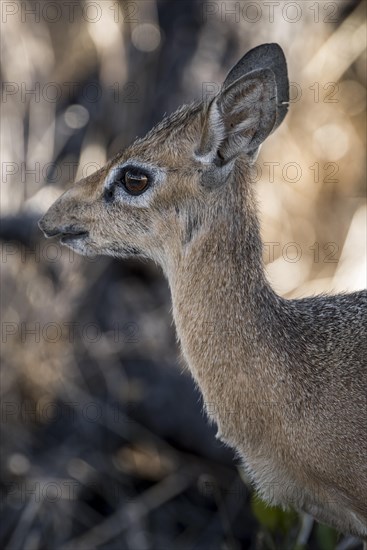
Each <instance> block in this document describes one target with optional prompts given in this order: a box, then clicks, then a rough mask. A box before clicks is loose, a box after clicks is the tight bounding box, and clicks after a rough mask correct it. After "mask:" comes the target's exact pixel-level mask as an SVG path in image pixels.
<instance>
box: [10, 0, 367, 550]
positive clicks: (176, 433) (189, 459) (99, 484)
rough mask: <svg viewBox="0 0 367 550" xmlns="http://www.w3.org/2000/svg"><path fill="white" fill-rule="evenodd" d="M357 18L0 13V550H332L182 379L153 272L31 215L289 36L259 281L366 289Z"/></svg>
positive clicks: (192, 8) (217, 5)
mask: <svg viewBox="0 0 367 550" xmlns="http://www.w3.org/2000/svg"><path fill="white" fill-rule="evenodd" d="M365 10H366V3H365V2H363V1H361V2H359V1H358V0H345V1H339V0H338V1H335V2H323V1H316V2H308V1H295V2H285V1H277V2H272V1H270V2H263V1H259V0H257V1H251V2H250V1H242V2H230V1H214V2H211V1H208V2H203V1H199V0H197V1H196V0H190V1H187V0H182V1H181V0H179V1H174V2H172V1H171V2H170V1H168V0H149V1H145V0H139V1H135V2H134V1H131V2H130V1H121V0H120V1H117V0H116V1H112V0H111V1H110V0H98V1H80V2H77V1H70V2H69V1H68V0H66V1H64V2H60V3H57V2H51V1H45V2H39V1H22V2H18V1H5V0H4V1H3V2H2V3H1V12H2V13H1V21H2V29H1V30H2V32H1V48H2V50H1V56H2V66H1V77H2V103H1V188H2V190H1V208H2V211H1V216H2V223H1V231H0V238H1V253H2V261H1V269H2V300H1V305H2V325H1V328H2V374H1V397H2V408H1V433H2V438H1V439H2V447H1V505H2V517H3V521H2V523H1V527H0V540H1V547H2V548H5V549H8V550H20V549H26V550H36V549H45V550H50V549H56V548H57V549H59V548H63V549H69V550H76V549H79V548H83V549H93V548H103V549H108V550H113V549H119V550H125V549H126V550H150V549H151V550H171V549H172V550H173V549H178V550H189V549H190V550H191V549H200V550H217V549H218V550H219V549H221V550H237V549H242V548H244V549H247V548H248V549H262V548H264V549H265V548H270V549H277V548H279V549H282V550H283V549H284V550H286V549H288V548H289V549H293V548H309V549H318V550H329V549H330V550H332V549H334V548H336V547H337V548H339V549H340V550H342V549H345V548H353V547H355V548H357V547H358V542H356V541H352V540H349V539H348V540H346V539H343V538H339V539H338V537H337V535H336V533H335V532H334V531H332V530H331V529H328V528H326V527H323V526H319V525H314V524H312V522H304V524H303V527H302V526H301V519H300V518H299V517H298V516H297V515H296V514H295V513H292V512H287V513H285V512H282V511H281V510H278V509H270V508H266V507H265V506H264V505H263V504H262V503H261V502H259V501H258V500H257V499H256V498H254V496H253V495H252V493H251V490H250V488H249V486H248V482H247V480H246V479H245V478H244V477H243V474H241V472H240V471H239V468H238V461H236V459H235V458H234V456H233V453H232V452H231V450H230V449H228V448H225V447H224V446H223V445H221V444H220V443H219V442H217V441H216V440H215V438H214V434H215V430H214V428H212V427H210V426H209V425H208V423H207V421H206V419H205V418H204V416H203V413H202V402H201V397H200V394H199V392H198V391H197V389H196V388H195V387H194V384H193V383H192V381H191V379H190V377H189V375H188V374H187V372H186V371H185V370H184V369H183V366H182V361H181V359H180V355H179V350H178V346H177V345H176V341H175V332H174V327H173V324H172V317H171V312H170V296H169V290H168V286H167V283H166V281H165V280H164V278H163V276H162V273H161V271H160V270H158V269H157V268H156V267H155V266H154V265H152V264H150V263H143V262H136V261H129V262H127V261H124V262H119V261H115V260H111V259H109V258H97V259H92V258H90V259H88V258H81V257H78V256H76V255H74V254H73V253H72V252H70V251H69V250H67V249H65V248H60V246H59V245H58V244H57V243H56V242H52V241H45V240H44V239H43V238H42V235H41V233H40V231H39V230H38V228H37V220H38V218H39V217H40V216H41V214H42V213H43V212H44V211H45V210H46V209H47V208H48V206H49V205H50V204H51V203H52V202H53V201H54V200H55V198H57V197H58V196H59V194H60V193H61V192H62V191H64V190H65V189H66V188H68V186H69V185H71V184H72V183H73V182H74V181H75V180H77V179H79V178H81V177H83V176H85V175H88V174H91V173H92V172H93V171H95V170H96V169H98V168H99V167H100V166H102V165H103V164H104V163H105V162H106V160H107V159H109V158H110V157H111V156H113V155H114V154H115V153H116V152H118V151H119V150H120V149H122V148H124V147H125V146H127V145H128V144H129V143H130V142H131V141H132V140H133V139H134V138H135V137H136V136H141V135H143V134H144V133H145V132H146V131H147V130H148V129H149V128H150V127H151V126H152V125H153V124H154V123H156V122H158V121H159V120H160V119H161V117H162V116H163V115H164V113H169V112H171V111H173V110H174V109H175V108H176V107H178V106H179V105H180V104H182V103H184V102H189V101H191V100H193V99H198V98H201V97H203V98H206V97H208V96H210V95H211V94H213V93H215V92H216V91H217V90H218V87H219V85H220V83H221V82H222V81H223V79H224V78H225V75H226V73H227V72H228V70H229V69H230V67H231V66H232V64H234V63H235V62H236V61H237V60H238V59H239V58H240V57H241V56H242V55H243V54H244V53H245V52H246V51H247V50H248V49H250V48H252V47H254V46H256V45H258V44H261V43H263V42H272V41H276V42H279V43H280V45H281V46H282V47H283V49H284V51H285V54H286V58H287V61H288V67H289V74H290V80H291V98H292V99H291V106H290V111H289V114H288V116H287V118H286V119H285V122H284V123H283V124H282V126H281V127H280V128H279V130H277V132H276V133H275V135H273V136H271V137H270V138H269V139H268V140H267V142H266V144H265V145H264V146H263V148H262V150H261V154H260V156H259V158H258V162H257V177H256V179H257V182H256V186H257V189H258V198H259V205H260V211H261V221H262V234H263V239H264V243H265V246H264V260H265V262H266V265H267V271H268V276H269V279H270V280H271V282H272V284H273V286H274V288H275V289H276V290H277V291H278V292H279V293H280V294H282V295H283V296H287V297H295V296H306V295H310V294H315V293H319V292H330V291H342V290H356V289H361V288H364V287H365V282H366V195H365V181H366V180H365V146H366V144H365V135H366V127H365V122H366V119H365V107H366V46H365V40H366V17H365V15H366V14H365Z"/></svg>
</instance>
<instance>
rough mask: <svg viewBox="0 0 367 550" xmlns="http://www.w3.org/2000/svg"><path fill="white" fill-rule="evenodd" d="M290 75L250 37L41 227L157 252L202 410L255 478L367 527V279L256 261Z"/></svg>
mask: <svg viewBox="0 0 367 550" xmlns="http://www.w3.org/2000/svg"><path fill="white" fill-rule="evenodd" d="M288 87H289V86H288V77H287V67H286V62H285V58H284V55H283V52H282V50H281V49H280V48H279V46H277V45H275V44H267V45H264V46H259V47H258V48H255V49H254V50H251V51H250V52H249V53H248V54H246V55H245V56H244V57H243V58H242V59H241V60H240V61H239V63H238V64H237V65H236V66H235V67H234V68H233V69H232V71H230V73H229V74H228V76H227V78H226V80H225V82H224V84H223V86H222V89H221V91H220V92H219V93H218V95H217V96H216V97H214V98H213V99H212V100H211V101H210V102H209V103H194V104H192V105H188V106H183V107H182V108H181V109H179V110H178V111H177V112H176V113H174V114H173V115H171V116H170V117H168V118H166V119H165V120H163V121H162V122H161V123H160V124H159V125H158V126H157V127H155V128H153V130H152V131H151V132H149V133H148V134H147V135H146V136H145V137H144V138H142V139H139V140H137V141H136V142H135V143H133V144H132V145H131V146H130V147H129V148H128V149H127V150H125V151H123V152H121V153H120V154H119V155H117V156H116V157H115V158H114V159H112V160H111V161H110V162H109V163H108V164H107V165H106V166H105V167H104V168H102V169H101V170H99V171H98V172H96V173H95V174H94V175H92V176H90V177H88V178H86V179H84V180H82V181H81V182H79V183H77V184H76V185H75V186H74V188H72V189H70V190H69V191H67V192H66V193H65V194H64V195H62V196H61V197H60V199H59V200H58V201H56V203H55V204H54V205H53V206H52V207H51V208H50V209H49V211H48V212H47V213H46V214H45V216H44V217H43V219H42V220H41V222H40V227H41V229H42V230H43V231H44V233H45V235H46V236H48V237H50V236H53V235H58V236H60V237H61V242H62V243H63V244H66V245H68V246H69V247H71V248H73V249H74V250H76V251H77V252H80V253H82V254H83V253H84V254H85V253H88V252H93V253H97V254H109V255H113V256H116V257H119V258H123V257H126V256H131V255H135V256H143V257H146V258H151V259H153V260H154V261H156V262H158V263H159V264H160V265H161V266H162V268H163V270H164V273H165V275H166V276H167V278H168V282H169V285H170V289H171V294H172V302H173V315H174V319H175V323H176V328H177V333H178V337H179V340H180V344H181V348H182V352H183V354H184V357H185V359H186V361H187V364H188V366H189V368H190V370H191V372H192V375H193V377H194V378H195V380H196V381H197V383H198V385H199V387H200V389H201V391H202V393H203V397H204V401H205V403H206V407H207V410H208V414H209V415H210V416H211V417H212V419H213V420H214V421H215V422H216V423H217V425H218V436H219V437H220V438H221V439H222V440H223V441H225V442H226V443H229V444H230V445H232V446H233V447H234V448H236V449H237V451H238V452H239V454H240V456H241V457H242V460H243V464H244V467H245V468H246V470H247V472H248V474H249V476H250V477H251V479H252V480H253V483H254V485H255V486H256V487H257V489H258V490H259V492H260V493H261V494H262V495H263V497H264V498H265V499H266V500H267V501H268V502H270V503H281V504H283V505H289V504H290V505H293V506H295V507H296V508H298V509H300V510H305V511H307V512H309V513H310V514H312V515H314V517H316V518H317V519H318V520H320V521H323V522H326V523H329V524H331V525H334V526H335V527H337V528H338V529H340V530H342V531H344V532H349V533H353V534H355V535H358V536H360V537H367V505H366V502H367V500H366V495H367V470H366V455H367V411H366V395H367V353H366V326H367V298H366V292H365V291H363V292H358V293H354V294H346V295H341V296H321V297H312V298H305V299H303V300H285V299H283V298H281V297H279V296H278V295H277V294H276V293H275V292H274V291H273V289H272V288H271V287H270V285H269V283H268V281H267V279H266V275H265V272H264V268H263V264H262V243H261V239H260V231H259V223H258V217H257V211H256V200H255V197H254V189H253V178H252V177H251V173H252V166H253V164H254V161H255V159H256V155H257V152H258V149H259V147H260V145H261V143H262V142H263V141H264V140H265V139H266V137H267V136H268V135H269V134H271V133H272V132H273V131H274V130H275V129H276V128H277V127H278V126H279V124H280V123H281V122H282V120H283V119H284V117H285V115H286V113H287V109H288V100H289V95H288ZM213 327H214V329H213Z"/></svg>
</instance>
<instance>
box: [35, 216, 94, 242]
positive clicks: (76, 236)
mask: <svg viewBox="0 0 367 550" xmlns="http://www.w3.org/2000/svg"><path fill="white" fill-rule="evenodd" d="M38 226H39V228H40V229H41V231H43V233H44V235H45V237H47V238H50V237H58V238H59V239H60V242H61V243H62V244H71V243H73V242H74V241H78V240H81V239H84V238H86V237H88V235H89V231H86V230H85V229H83V228H81V227H78V226H76V225H68V226H62V227H53V228H50V227H47V226H46V224H45V222H44V221H43V219H42V220H40V221H39V222H38Z"/></svg>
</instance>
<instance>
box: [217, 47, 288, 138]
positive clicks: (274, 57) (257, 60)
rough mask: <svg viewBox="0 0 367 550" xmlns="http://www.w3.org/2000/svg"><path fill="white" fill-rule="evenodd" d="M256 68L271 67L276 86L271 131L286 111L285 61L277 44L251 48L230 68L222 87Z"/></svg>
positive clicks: (286, 82) (286, 80) (286, 84)
mask: <svg viewBox="0 0 367 550" xmlns="http://www.w3.org/2000/svg"><path fill="white" fill-rule="evenodd" d="M258 69H271V70H272V71H273V73H274V76H275V82H276V86H277V118H276V123H275V126H274V128H273V131H274V130H275V129H276V128H277V127H278V126H279V124H280V123H281V122H282V121H283V119H284V117H285V115H286V114H287V111H288V104H289V81H288V71H287V62H286V59H285V57H284V53H283V50H282V48H281V47H280V46H279V45H278V44H262V45H261V46H257V47H256V48H253V49H252V50H250V51H249V52H247V54H246V55H244V56H243V57H242V59H240V60H239V62H238V63H237V64H236V65H235V66H234V67H233V68H232V69H231V70H230V72H229V73H228V75H227V78H226V79H225V81H224V84H223V88H227V87H228V86H230V85H231V84H232V83H233V82H234V81H235V80H238V79H239V78H241V77H242V76H244V75H245V74H248V73H250V72H252V71H256V70H258Z"/></svg>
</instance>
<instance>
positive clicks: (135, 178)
mask: <svg viewBox="0 0 367 550" xmlns="http://www.w3.org/2000/svg"><path fill="white" fill-rule="evenodd" d="M123 185H124V187H125V189H126V191H127V192H128V193H129V194H130V195H141V194H142V193H144V191H146V190H147V189H148V187H149V185H150V183H149V176H148V174H146V173H144V172H142V171H141V170H139V169H137V168H130V169H129V170H126V172H125V175H124V178H123Z"/></svg>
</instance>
